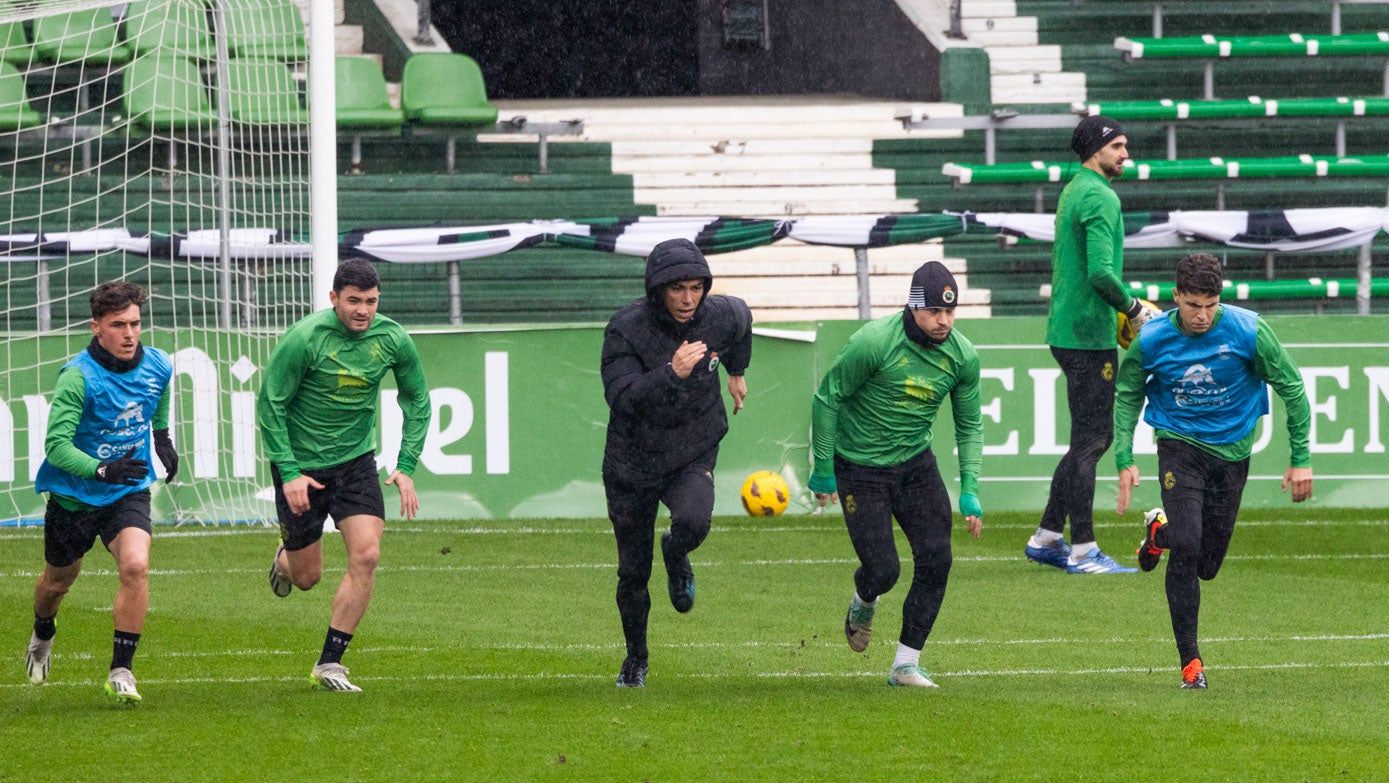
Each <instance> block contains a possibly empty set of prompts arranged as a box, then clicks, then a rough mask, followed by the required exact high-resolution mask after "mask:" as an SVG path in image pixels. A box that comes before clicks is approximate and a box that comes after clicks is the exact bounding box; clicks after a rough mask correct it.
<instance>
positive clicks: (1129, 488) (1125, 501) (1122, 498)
mask: <svg viewBox="0 0 1389 783" xmlns="http://www.w3.org/2000/svg"><path fill="white" fill-rule="evenodd" d="M1136 486H1138V466H1137V465H1130V466H1128V467H1127V468H1124V469H1123V470H1121V471H1119V504H1118V505H1117V506H1115V507H1114V510H1115V511H1117V512H1118V513H1120V514H1122V513H1124V512H1125V511H1128V510H1129V501H1131V500H1133V488H1134V487H1136Z"/></svg>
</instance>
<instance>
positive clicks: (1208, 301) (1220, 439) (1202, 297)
mask: <svg viewBox="0 0 1389 783" xmlns="http://www.w3.org/2000/svg"><path fill="white" fill-rule="evenodd" d="M1221 285H1222V283H1221V268H1220V259H1218V258H1216V257H1215V256H1212V255H1209V254H1206V253H1195V254H1193V255H1189V256H1186V257H1185V258H1182V259H1181V260H1180V261H1178V262H1177V282H1176V287H1175V288H1174V290H1173V292H1172V299H1173V301H1175V302H1176V304H1177V309H1176V310H1174V311H1170V312H1167V313H1164V314H1163V315H1162V316H1160V317H1158V318H1154V319H1153V320H1152V321H1150V322H1149V323H1148V324H1146V325H1145V326H1144V327H1143V329H1142V330H1141V331H1140V332H1139V334H1138V338H1137V339H1135V340H1134V341H1133V343H1132V344H1131V345H1130V346H1129V349H1128V352H1127V353H1126V354H1125V355H1124V362H1123V364H1122V365H1121V366H1120V368H1119V378H1118V383H1117V391H1116V399H1115V403H1116V404H1115V409H1114V429H1115V432H1116V433H1117V437H1116V438H1115V441H1114V461H1115V464H1116V465H1117V466H1118V468H1119V504H1118V511H1119V513H1120V514H1122V513H1124V512H1125V511H1126V510H1128V507H1129V500H1130V497H1131V493H1132V491H1133V488H1134V487H1136V486H1138V479H1139V476H1138V467H1137V466H1136V465H1134V463H1133V429H1134V426H1135V425H1136V424H1137V422H1138V413H1139V410H1140V409H1141V408H1142V406H1143V401H1144V397H1145V394H1146V397H1147V402H1148V409H1147V412H1146V413H1145V414H1144V417H1143V418H1144V420H1145V421H1146V422H1148V423H1149V424H1151V425H1152V426H1153V429H1155V430H1156V431H1157V447H1158V475H1159V476H1161V483H1162V505H1163V508H1164V509H1165V511H1166V518H1165V519H1164V518H1163V517H1162V516H1161V515H1150V518H1148V519H1146V520H1145V521H1144V537H1143V542H1142V543H1141V544H1140V545H1139V547H1138V565H1139V567H1140V568H1142V569H1143V570H1144V571H1151V570H1153V569H1154V568H1156V567H1157V564H1158V561H1159V560H1160V559H1161V558H1162V553H1163V551H1164V550H1170V551H1171V553H1172V555H1171V557H1170V558H1169V559H1168V561H1167V608H1168V610H1169V611H1170V613H1171V615H1172V633H1173V634H1174V635H1175V636H1176V638H1177V654H1178V657H1179V658H1180V660H1181V665H1182V687H1183V688H1205V687H1206V673H1205V664H1204V663H1203V662H1202V658H1201V650H1200V649H1199V648H1198V646H1197V643H1196V625H1197V619H1198V615H1199V613H1200V610H1201V582H1200V580H1207V581H1209V580H1211V579H1214V578H1215V575H1216V574H1217V573H1218V572H1219V571H1220V565H1221V563H1222V562H1224V560H1225V552H1226V550H1227V549H1228V548H1229V546H1230V536H1231V535H1232V534H1233V533H1234V531H1235V516H1236V515H1237V514H1238V513H1239V504H1240V497H1241V495H1242V494H1243V493H1244V484H1245V481H1246V480H1247V479H1248V477H1249V455H1250V453H1251V449H1252V444H1253V442H1254V426H1255V425H1256V424H1257V423H1258V421H1259V418H1260V417H1262V416H1265V415H1267V414H1268V412H1269V407H1268V393H1267V390H1266V389H1265V387H1264V384H1265V383H1267V384H1268V385H1269V386H1272V387H1273V390H1274V391H1275V392H1277V393H1278V396H1279V397H1280V398H1282V400H1283V404H1284V406H1285V407H1286V409H1287V415H1288V446H1289V451H1290V452H1291V460H1290V461H1291V463H1292V464H1291V466H1290V467H1289V468H1288V469H1287V471H1285V472H1284V474H1283V491H1284V492H1286V491H1287V490H1288V487H1289V486H1291V487H1292V491H1293V492H1292V496H1293V502H1294V503H1301V502H1302V501H1304V500H1306V499H1307V498H1309V497H1311V496H1312V468H1311V457H1310V454H1309V451H1308V447H1307V442H1308V431H1309V429H1310V426H1311V425H1310V422H1311V407H1310V406H1309V405H1308V403H1307V396H1306V394H1305V393H1304V390H1303V386H1302V375H1301V374H1300V373H1299V372H1298V369H1297V365H1296V364H1294V363H1293V360H1292V358H1291V357H1289V356H1288V353H1287V351H1285V350H1284V349H1283V346H1282V344H1280V343H1279V342H1278V337H1277V336H1276V335H1275V334H1274V333H1273V330H1272V329H1270V328H1269V326H1268V324H1267V323H1265V322H1264V319H1262V318H1260V317H1259V316H1258V314H1257V313H1254V312H1251V311H1249V310H1245V309H1243V308H1240V307H1235V306H1233V305H1223V304H1221V303H1220V293H1221V290H1222V288H1221Z"/></svg>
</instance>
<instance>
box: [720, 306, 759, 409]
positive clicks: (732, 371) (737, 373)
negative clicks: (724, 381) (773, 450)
mask: <svg viewBox="0 0 1389 783" xmlns="http://www.w3.org/2000/svg"><path fill="white" fill-rule="evenodd" d="M721 298H722V299H723V300H724V301H726V302H728V304H729V306H730V308H731V309H732V313H731V318H732V320H733V340H732V342H730V343H729V344H728V347H727V348H726V349H725V350H724V354H723V355H722V356H721V357H719V359H720V363H721V364H722V365H723V368H724V370H725V371H726V372H727V373H728V396H730V397H732V398H733V415H734V416H737V415H738V411H740V410H742V409H743V400H744V399H746V398H747V396H748V383H747V380H746V379H745V378H744V377H743V373H745V372H746V371H747V369H748V365H749V364H751V363H752V311H751V310H750V309H748V306H747V303H746V302H744V301H743V300H742V299H739V298H738V297H736V296H725V297H721Z"/></svg>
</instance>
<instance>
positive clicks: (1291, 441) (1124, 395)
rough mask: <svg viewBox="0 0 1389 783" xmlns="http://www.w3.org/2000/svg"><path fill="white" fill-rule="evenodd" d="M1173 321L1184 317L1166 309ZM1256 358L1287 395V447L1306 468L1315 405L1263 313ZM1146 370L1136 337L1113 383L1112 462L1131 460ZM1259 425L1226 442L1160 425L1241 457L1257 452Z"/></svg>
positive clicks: (1210, 449)
mask: <svg viewBox="0 0 1389 783" xmlns="http://www.w3.org/2000/svg"><path fill="white" fill-rule="evenodd" d="M1224 311H1225V309H1224V307H1220V308H1217V312H1216V315H1215V318H1214V319H1213V322H1212V324H1211V328H1212V329H1214V328H1215V326H1216V325H1217V324H1219V323H1220V319H1221V318H1222V317H1223V316H1224ZM1164 317H1166V318H1168V319H1170V320H1171V323H1172V325H1173V326H1175V327H1176V328H1177V330H1178V331H1181V320H1180V317H1179V316H1178V314H1177V311H1175V310H1173V311H1171V312H1168V313H1166V314H1165V316H1164ZM1254 353H1255V356H1254V362H1253V365H1254V366H1253V371H1254V373H1255V374H1256V375H1258V376H1259V377H1260V378H1262V379H1263V380H1264V382H1265V383H1267V384H1268V385H1269V386H1271V387H1272V388H1273V391H1274V393H1276V394H1277V395H1278V397H1279V398H1280V399H1282V400H1283V407H1284V408H1285V409H1286V411H1287V419H1288V449H1289V451H1290V453H1291V459H1290V460H1289V461H1290V463H1291V467H1294V468H1306V467H1310V466H1311V464H1312V456H1311V450H1310V448H1309V446H1308V442H1309V438H1310V433H1311V427H1312V406H1311V404H1310V403H1308V402H1307V394H1306V392H1305V390H1304V388H1303V384H1302V373H1301V372H1299V371H1298V369H1297V365H1296V364H1295V363H1294V362H1293V360H1292V357H1290V356H1288V352H1287V350H1286V349H1284V348H1283V344H1282V343H1281V342H1279V340H1278V335H1276V334H1274V333H1273V329H1272V328H1271V327H1269V325H1268V323H1267V322H1265V321H1264V319H1263V318H1256V319H1255V322H1254ZM1147 383H1148V373H1147V371H1146V370H1144V369H1143V349H1142V341H1141V340H1134V341H1133V343H1132V344H1131V345H1129V348H1128V350H1127V351H1126V352H1125V353H1124V360H1123V362H1122V363H1121V364H1120V365H1119V375H1118V377H1117V378H1116V379H1115V384H1114V462H1115V466H1116V468H1117V469H1118V470H1121V471H1122V470H1123V469H1124V468H1127V467H1129V466H1131V465H1133V430H1134V427H1135V426H1137V424H1138V416H1139V414H1140V412H1141V411H1142V409H1143V400H1144V397H1145V394H1146V389H1147ZM1254 434H1255V430H1251V431H1250V432H1249V434H1248V435H1246V436H1245V437H1243V438H1241V439H1240V440H1238V441H1235V442H1234V443H1227V444H1223V445H1219V444H1212V443H1204V442H1202V441H1200V440H1198V439H1196V438H1192V437H1189V436H1186V435H1182V434H1180V433H1176V432H1171V431H1169V430H1165V429H1159V430H1157V431H1156V435H1157V437H1159V438H1173V439H1176V440H1180V441H1184V442H1186V443H1190V444H1191V445H1193V446H1195V447H1196V448H1198V449H1201V450H1202V451H1204V452H1206V453H1207V454H1212V455H1214V456H1216V457H1219V458H1221V459H1223V460H1226V461H1228V462H1238V461H1240V460H1243V459H1246V458H1248V457H1249V456H1250V454H1251V453H1253V444H1254Z"/></svg>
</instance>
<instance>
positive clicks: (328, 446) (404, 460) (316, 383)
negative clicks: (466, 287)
mask: <svg viewBox="0 0 1389 783" xmlns="http://www.w3.org/2000/svg"><path fill="white" fill-rule="evenodd" d="M380 299H381V291H380V279H379V278H378V277H377V274H376V269H375V268H374V267H372V265H371V263H370V262H369V261H365V260H362V259H353V260H350V261H346V262H344V263H343V264H342V265H341V266H339V267H338V270H337V273H336V274H335V275H334V276H333V290H332V292H331V293H330V294H329V295H328V300H329V301H330V302H332V305H333V307H332V309H331V310H321V311H319V312H316V313H314V314H312V315H309V316H307V317H305V318H303V319H301V320H299V321H298V322H297V323H295V324H294V325H293V326H291V327H290V328H289V331H287V332H285V335H284V337H283V338H281V339H280V343H279V345H277V346H276V347H275V350H274V352H273V353H272V354H271V355H270V361H269V363H268V364H267V365H266V368H265V374H264V378H265V380H264V381H263V382H262V384H261V388H260V398H259V402H258V403H257V406H256V422H257V424H258V425H259V427H260V434H261V440H262V442H263V443H264V447H265V455H266V457H267V458H268V459H269V460H270V472H271V475H272V477H273V479H274V483H275V510H276V512H277V513H278V515H279V519H280V539H281V543H280V547H279V549H278V550H276V552H275V559H274V560H273V561H272V562H271V564H270V589H271V590H272V591H274V593H275V595H277V596H280V597H281V598H283V597H285V596H287V595H289V594H290V591H291V590H292V589H293V588H295V587H298V588H299V589H300V590H309V589H311V588H313V586H314V585H316V584H318V581H319V579H321V578H322V577H323V542H322V540H321V539H322V536H323V522H324V520H325V519H326V518H327V517H329V516H331V517H332V518H333V522H334V524H336V525H337V528H338V530H339V531H341V532H342V541H343V545H344V546H345V547H346V548H347V573H345V574H344V575H343V577H342V582H341V583H340V584H339V585H338V589H337V592H336V593H335V594H334V595H333V611H332V617H331V619H330V621H329V624H328V634H327V637H326V638H325V639H324V642H323V652H322V654H321V655H320V656H319V659H318V663H317V664H315V665H314V667H313V671H312V672H311V674H310V677H311V678H312V679H313V681H314V683H316V684H317V685H318V686H320V687H322V688H324V689H326V690H330V691H360V690H361V688H359V687H357V686H356V685H353V684H352V682H351V681H350V680H348V670H347V668H346V667H344V666H343V665H342V657H343V653H345V652H346V651H347V645H348V643H349V642H351V641H352V635H353V634H354V633H355V632H356V630H357V624H358V623H360V622H361V620H362V616H363V615H364V614H366V610H367V604H368V603H369V602H370V601H371V593H372V588H373V586H374V585H375V581H376V564H377V560H378V558H379V557H380V553H381V534H382V531H383V530H384V529H385V516H386V506H385V500H384V499H383V498H382V495H381V484H380V480H379V477H378V475H377V467H376V455H375V454H374V453H373V450H372V449H373V443H374V442H375V439H376V421H377V410H376V408H377V400H378V399H379V398H380V390H381V380H382V379H383V378H384V377H385V376H386V373H387V371H390V372H392V373H393V374H394V375H395V381H396V388H397V389H398V392H399V393H398V396H397V399H398V400H399V403H400V409H401V411H402V413H403V414H404V425H403V427H402V434H401V445H400V456H399V457H398V458H397V460H396V466H395V470H393V471H391V474H390V476H389V477H388V478H387V479H386V483H387V484H392V485H394V486H395V487H396V489H397V490H399V492H400V514H401V516H403V517H405V518H406V519H412V518H414V516H415V514H416V512H418V511H419V508H420V503H419V498H418V497H417V496H416V495H415V483H414V480H413V479H412V478H411V476H412V475H414V472H415V468H416V466H417V464H418V462H419V457H420V450H421V449H422V448H423V447H424V437H425V431H426V430H427V429H428V427H429V416H430V404H429V389H428V388H427V387H426V386H425V381H424V370H423V368H422V367H421V366H420V357H419V354H418V353H417V352H416V350H415V343H414V342H413V341H412V340H411V339H410V335H408V334H407V333H406V332H405V329H404V328H403V327H402V326H401V325H400V324H398V323H396V322H395V321H392V320H391V319H389V318H387V317H386V316H384V315H379V314H378V313H377V312H376V309H377V306H378V305H379V303H380Z"/></svg>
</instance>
